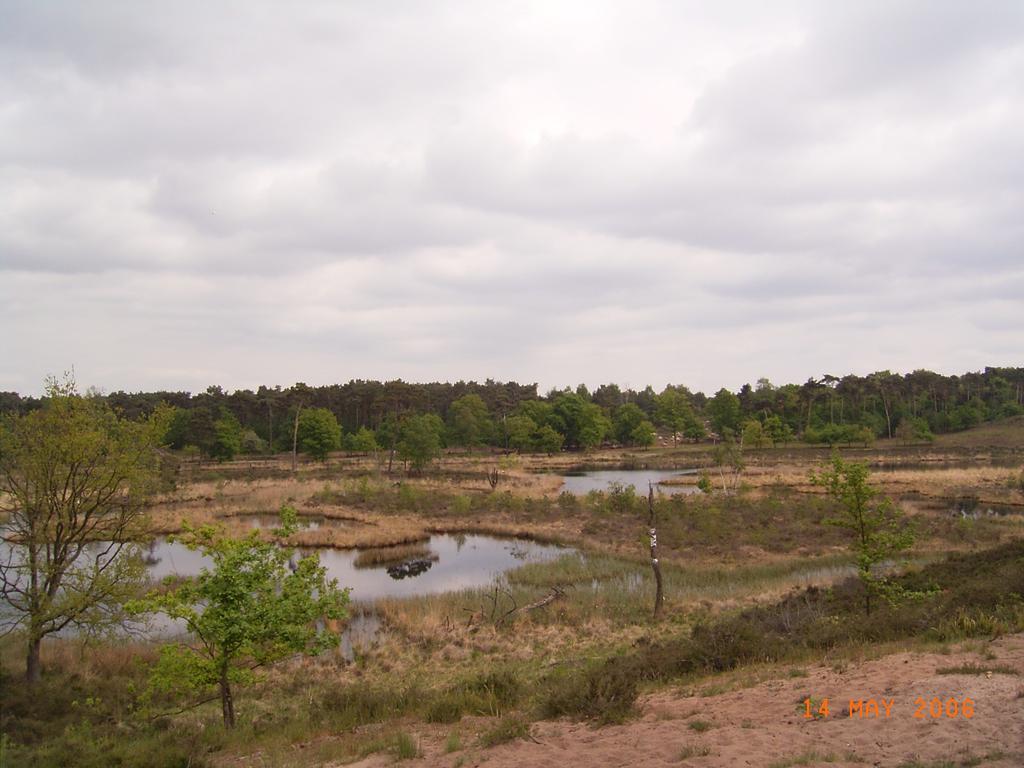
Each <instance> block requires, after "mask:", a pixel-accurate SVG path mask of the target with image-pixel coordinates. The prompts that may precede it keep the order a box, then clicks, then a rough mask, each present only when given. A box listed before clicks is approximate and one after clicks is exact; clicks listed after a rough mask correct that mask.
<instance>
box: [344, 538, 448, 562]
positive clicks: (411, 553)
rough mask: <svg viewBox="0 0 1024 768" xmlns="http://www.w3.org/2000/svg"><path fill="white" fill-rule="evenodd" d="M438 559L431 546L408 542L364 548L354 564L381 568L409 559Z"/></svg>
mask: <svg viewBox="0 0 1024 768" xmlns="http://www.w3.org/2000/svg"><path fill="white" fill-rule="evenodd" d="M428 559H433V560H436V559H437V555H436V554H435V553H433V552H431V551H430V547H428V546H426V545H423V544H407V545H404V546H397V547H374V548H372V549H363V550H361V551H360V552H359V554H358V555H356V559H355V560H354V561H353V563H352V565H353V566H354V567H356V568H380V567H381V566H385V565H391V564H393V563H402V562H405V561H407V560H428Z"/></svg>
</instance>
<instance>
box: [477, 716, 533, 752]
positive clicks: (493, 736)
mask: <svg viewBox="0 0 1024 768" xmlns="http://www.w3.org/2000/svg"><path fill="white" fill-rule="evenodd" d="M529 735H530V722H529V720H526V719H525V718H523V717H520V716H509V717H503V718H502V719H501V720H499V721H498V723H497V725H495V726H494V727H493V728H491V729H489V730H487V731H484V732H483V733H482V734H480V744H481V746H484V747H493V746H495V745H497V744H504V743H505V742H507V741H514V740H515V739H525V738H526V737H527V736H529Z"/></svg>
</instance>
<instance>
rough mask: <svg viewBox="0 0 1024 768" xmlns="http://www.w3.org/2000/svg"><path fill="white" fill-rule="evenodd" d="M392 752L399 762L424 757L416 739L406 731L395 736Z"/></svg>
mask: <svg viewBox="0 0 1024 768" xmlns="http://www.w3.org/2000/svg"><path fill="white" fill-rule="evenodd" d="M392 751H393V752H394V754H395V757H397V758H398V759H399V760H412V759H413V758H416V757H421V756H422V755H423V753H422V752H421V751H420V745H419V744H418V743H417V742H416V739H414V738H413V737H412V736H410V735H409V734H408V733H406V732H405V731H400V732H399V733H397V734H395V736H394V744H393V747H392Z"/></svg>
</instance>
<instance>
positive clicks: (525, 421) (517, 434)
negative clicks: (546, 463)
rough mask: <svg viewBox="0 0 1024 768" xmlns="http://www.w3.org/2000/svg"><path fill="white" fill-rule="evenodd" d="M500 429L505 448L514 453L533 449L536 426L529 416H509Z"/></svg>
mask: <svg viewBox="0 0 1024 768" xmlns="http://www.w3.org/2000/svg"><path fill="white" fill-rule="evenodd" d="M502 429H503V431H504V433H505V446H506V447H508V448H512V449H513V450H516V451H528V450H530V449H531V448H532V447H533V439H534V433H535V432H536V431H537V424H536V423H535V422H534V420H533V419H531V418H530V417H529V416H509V417H508V418H507V419H505V422H504V424H503V425H502ZM559 447H561V443H559Z"/></svg>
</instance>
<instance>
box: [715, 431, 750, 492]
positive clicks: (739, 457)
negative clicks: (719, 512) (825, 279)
mask: <svg viewBox="0 0 1024 768" xmlns="http://www.w3.org/2000/svg"><path fill="white" fill-rule="evenodd" d="M711 459H712V461H714V462H715V466H716V467H718V473H719V476H720V477H721V479H722V491H723V492H724V493H729V492H730V491H735V490H736V486H738V485H739V482H740V477H742V475H743V470H744V469H746V468H747V463H746V460H745V459H744V458H743V446H742V444H740V443H737V442H736V441H735V440H733V439H732V437H728V436H727V437H726V439H724V440H722V442H720V443H719V444H718V445H716V446H715V448H714V450H713V451H712V452H711Z"/></svg>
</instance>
